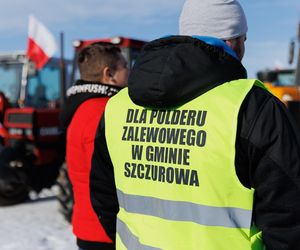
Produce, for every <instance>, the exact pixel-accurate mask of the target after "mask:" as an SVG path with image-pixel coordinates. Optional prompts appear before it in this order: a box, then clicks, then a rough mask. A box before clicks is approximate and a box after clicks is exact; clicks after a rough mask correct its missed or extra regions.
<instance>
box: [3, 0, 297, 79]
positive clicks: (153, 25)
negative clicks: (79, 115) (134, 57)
mask: <svg viewBox="0 0 300 250" xmlns="http://www.w3.org/2000/svg"><path fill="white" fill-rule="evenodd" d="M199 1H200V0H199ZM0 2H1V8H0V38H1V39H0V52H2V51H14V50H25V49H26V45H27V32H28V31H27V30H28V16H29V14H33V15H34V16H35V17H36V18H37V19H39V20H40V21H41V22H42V23H44V24H45V26H47V27H48V29H49V30H50V31H51V32H52V33H53V34H54V35H55V37H56V39H57V42H58V38H59V33H60V32H61V31H63V32H64V34H65V51H66V56H67V57H68V58H71V57H72V41H73V40H75V39H91V38H103V37H111V36H116V35H121V36H128V37H132V38H138V39H143V40H152V39H156V38H158V37H160V36H164V35H171V34H178V18H179V14H180V11H181V8H182V5H183V3H184V0H109V1H104V0H51V1H50V0H42V1H41V0H40V1H38V0H0ZM240 3H241V4H242V5H243V7H244V10H245V13H246V15H247V18H248V26H249V32H248V40H247V42H246V54H245V58H244V60H243V63H244V65H245V67H246V68H247V69H248V73H249V76H250V77H255V73H256V71H258V70H260V69H265V68H274V67H287V66H288V63H287V58H288V47H289V42H290V41H291V39H292V38H293V37H295V36H296V34H297V25H298V21H299V17H300V1H299V0H251V1H250V0H240ZM57 54H59V53H57Z"/></svg>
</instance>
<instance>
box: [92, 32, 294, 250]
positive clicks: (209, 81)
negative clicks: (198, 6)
mask: <svg viewBox="0 0 300 250" xmlns="http://www.w3.org/2000/svg"><path fill="white" fill-rule="evenodd" d="M241 78H246V71H245V69H244V67H243V66H242V64H241V63H240V62H239V61H238V60H237V59H235V58H233V57H232V56H230V55H229V54H227V53H226V52H224V51H223V49H221V48H217V47H214V46H211V45H208V44H206V43H204V42H202V41H200V40H197V39H194V38H191V37H180V36H175V37H169V38H163V39H158V40H155V41H153V42H150V43H149V44H148V45H146V46H145V48H144V50H143V52H142V54H141V56H140V57H139V59H138V60H137V62H136V64H135V66H134V68H133V70H132V72H131V75H130V78H129V86H128V90H129V95H130V98H131V99H132V100H133V102H135V103H136V104H138V105H141V106H147V107H153V108H167V107H174V106H177V105H180V104H182V103H185V102H187V101H189V100H191V99H193V98H195V97H197V96H199V95H201V94H203V93H205V92H206V91H209V90H210V89H212V88H214V87H215V86H218V85H220V84H224V83H225V84H226V82H228V81H230V80H235V79H241ZM216 105H219V104H218V101H217V100H216ZM220 110H222V109H221V107H220ZM224 112H225V111H224ZM296 126H297V125H296V124H295V122H294V121H293V119H292V118H291V116H290V114H289V113H288V111H287V110H286V108H285V106H284V105H283V104H282V103H281V102H280V101H279V100H278V99H277V98H276V97H274V96H273V95H272V94H270V93H269V92H267V91H266V90H264V89H261V88H259V87H253V88H252V90H251V91H250V92H249V94H248V95H247V96H246V98H245V100H244V102H243V104H242V106H241V109H240V112H239V117H238V130H237V137H236V156H235V165H236V173H237V176H238V178H239V180H240V181H241V183H242V184H243V185H244V186H245V187H247V188H254V189H255V199H254V210H253V211H254V212H253V213H254V214H253V221H254V223H255V224H256V225H257V227H258V228H259V229H261V230H262V232H263V241H264V244H265V245H266V248H267V249H268V250H271V249H272V250H273V249H276V250H286V249H289V250H292V249H293V250H296V249H300V139H299V137H300V136H299V128H297V127H296ZM104 131H105V121H104V116H103V117H102V120H101V122H100V124H99V127H98V133H97V135H96V138H95V150H94V155H93V162H92V170H91V176H90V178H91V181H90V185H91V186H90V188H91V199H92V204H93V207H94V209H95V211H96V213H97V214H98V215H99V218H100V220H101V222H102V225H103V226H104V227H105V229H106V231H107V232H109V233H110V235H114V234H115V225H114V224H113V223H111V221H115V220H116V213H117V211H118V201H117V197H116V191H115V184H114V176H113V166H112V163H111V160H110V157H109V153H108V150H107V146H106V142H105V138H104V135H105V133H104Z"/></svg>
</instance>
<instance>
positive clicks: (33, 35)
mask: <svg viewBox="0 0 300 250" xmlns="http://www.w3.org/2000/svg"><path fill="white" fill-rule="evenodd" d="M28 36H29V37H28V48H27V53H26V55H27V57H28V58H29V59H30V60H31V61H33V62H34V64H35V66H36V68H37V69H38V70H40V69H41V68H43V66H44V65H45V64H46V63H47V61H48V60H49V58H50V57H52V56H53V55H54V53H55V51H56V48H57V46H56V42H55V39H54V36H53V35H52V34H51V33H50V32H49V30H48V29H47V28H46V27H45V26H44V25H43V24H42V23H41V22H40V21H39V20H37V19H36V18H35V17H33V16H29V32H28Z"/></svg>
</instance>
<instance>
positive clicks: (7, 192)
mask: <svg viewBox="0 0 300 250" xmlns="http://www.w3.org/2000/svg"><path fill="white" fill-rule="evenodd" d="M17 156H18V152H16V151H15V150H14V149H13V148H2V150H1V151H0V206H8V205H13V204H18V203H21V202H24V201H25V200H27V199H29V196H28V194H29V190H30V188H29V186H28V176H27V174H26V172H25V171H24V169H23V168H22V167H18V164H20V161H15V159H16V158H17Z"/></svg>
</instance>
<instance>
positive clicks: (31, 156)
mask: <svg viewBox="0 0 300 250" xmlns="http://www.w3.org/2000/svg"><path fill="white" fill-rule="evenodd" d="M66 63H67V64H70V63H71V61H66ZM60 65H61V63H60V60H59V59H57V58H52V59H51V60H49V62H48V63H47V65H46V66H45V67H44V68H43V69H42V70H40V71H37V70H36V68H35V66H34V64H33V63H31V62H29V61H28V60H27V58H26V56H25V53H22V52H16V53H5V54H0V140H1V144H0V148H1V149H0V205H10V204H16V203H19V202H22V201H24V200H26V199H27V198H28V194H29V191H31V190H34V191H36V192H39V191H40V190H42V189H43V188H49V187H51V186H52V185H53V184H54V183H55V181H56V178H57V176H58V173H59V169H60V166H61V165H62V163H63V161H64V150H65V147H64V143H63V140H62V139H61V138H62V133H61V132H60V130H59V111H60V109H59V107H60V100H61V98H62V96H63V95H64V93H61V70H60V68H61V67H60ZM67 76H70V74H67ZM68 78H69V77H68Z"/></svg>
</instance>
